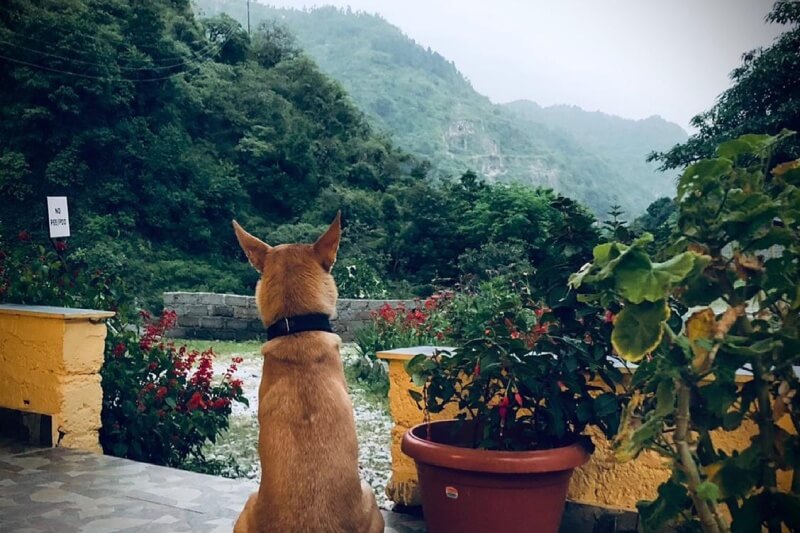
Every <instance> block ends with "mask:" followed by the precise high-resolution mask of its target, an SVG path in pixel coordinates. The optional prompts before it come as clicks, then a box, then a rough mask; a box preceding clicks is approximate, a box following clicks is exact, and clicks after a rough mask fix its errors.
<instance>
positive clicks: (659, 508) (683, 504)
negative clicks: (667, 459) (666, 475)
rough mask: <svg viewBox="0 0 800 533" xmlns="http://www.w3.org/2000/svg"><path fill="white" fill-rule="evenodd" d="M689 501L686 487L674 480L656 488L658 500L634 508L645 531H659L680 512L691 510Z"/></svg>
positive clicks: (643, 502)
mask: <svg viewBox="0 0 800 533" xmlns="http://www.w3.org/2000/svg"><path fill="white" fill-rule="evenodd" d="M691 505H692V503H691V500H690V499H689V493H688V492H687V491H686V487H685V486H683V485H682V484H681V483H679V482H678V481H676V480H674V479H669V480H667V481H666V482H664V483H662V484H661V486H660V487H658V498H656V500H655V501H652V502H645V501H642V502H639V503H637V504H636V507H637V508H638V509H639V515H640V516H641V519H642V526H643V528H644V530H645V531H660V530H661V529H662V528H664V526H665V525H667V524H669V523H670V522H671V521H672V520H673V519H675V518H676V517H677V516H678V515H679V514H680V513H681V512H683V511H684V510H686V509H689V508H691Z"/></svg>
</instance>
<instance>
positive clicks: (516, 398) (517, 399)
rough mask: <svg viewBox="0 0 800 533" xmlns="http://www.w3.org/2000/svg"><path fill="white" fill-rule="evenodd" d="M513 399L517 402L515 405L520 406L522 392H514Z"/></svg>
mask: <svg viewBox="0 0 800 533" xmlns="http://www.w3.org/2000/svg"><path fill="white" fill-rule="evenodd" d="M514 401H515V402H517V405H519V406H522V394H520V393H518V392H516V393H514Z"/></svg>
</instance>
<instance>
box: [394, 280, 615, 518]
mask: <svg viewBox="0 0 800 533" xmlns="http://www.w3.org/2000/svg"><path fill="white" fill-rule="evenodd" d="M449 313H450V319H451V321H452V328H453V334H452V340H453V342H454V346H458V348H457V349H456V350H454V351H452V352H440V353H436V354H435V355H434V356H433V357H426V356H422V355H419V356H416V357H414V358H413V359H411V360H410V361H409V362H408V363H407V371H408V373H409V374H410V375H411V376H412V379H413V380H414V382H415V383H416V384H417V385H418V386H421V387H422V391H421V392H418V391H411V395H412V397H413V398H414V400H415V401H417V403H418V405H419V406H420V408H421V409H423V410H424V412H425V420H426V421H425V423H423V424H421V425H418V426H416V427H414V428H412V429H411V430H410V431H409V432H408V433H406V435H405V436H404V439H403V442H402V449H403V451H404V452H405V453H406V454H407V455H409V456H411V457H412V458H414V460H415V461H416V464H417V470H418V474H419V481H420V489H421V495H422V502H423V503H422V505H423V510H424V513H425V520H426V523H427V526H428V530H429V531H430V532H432V533H436V532H440V531H464V532H470V531H476V532H477V531H481V532H484V531H504V532H513V531H531V528H535V530H536V531H541V532H547V531H557V530H558V526H559V523H560V521H561V515H562V513H563V509H564V503H565V499H566V493H567V488H568V485H569V480H570V477H571V474H572V470H573V469H574V468H575V467H577V466H580V465H582V464H584V463H585V462H586V461H587V460H588V459H589V454H590V453H591V450H592V445H591V442H590V440H589V439H588V438H586V437H584V436H582V432H583V430H584V428H585V427H586V426H587V425H588V424H593V425H596V426H597V427H599V428H601V429H602V430H603V431H604V432H605V433H606V434H607V435H609V436H610V435H613V434H614V433H615V431H616V428H617V426H618V423H619V416H620V404H619V401H618V398H617V396H616V394H615V393H614V390H615V386H616V383H617V382H618V380H619V378H620V373H619V371H618V369H617V368H615V366H614V365H613V364H612V362H610V361H609V359H608V358H607V355H608V354H607V352H606V345H607V342H606V341H605V339H607V338H608V336H609V335H610V332H611V324H610V320H609V316H608V314H607V313H606V312H605V310H603V309H600V308H597V307H591V306H587V305H584V304H581V303H580V302H578V301H577V300H576V299H575V297H574V295H570V296H568V297H567V298H565V299H562V300H561V301H560V302H559V303H558V305H555V306H553V307H552V308H547V307H544V306H542V305H541V304H540V303H539V302H537V300H536V298H535V297H534V296H533V294H532V291H531V289H530V285H529V284H528V283H527V281H526V280H524V279H523V280H519V279H517V280H513V279H509V278H507V277H506V278H497V279H494V280H491V281H488V282H485V283H483V284H482V285H480V287H479V288H478V289H477V290H476V291H474V292H471V293H459V294H457V295H456V296H455V297H454V298H453V301H452V302H451V304H450V307H449ZM449 406H455V408H456V409H457V410H458V415H457V416H456V418H455V419H453V420H446V421H438V422H431V421H430V419H429V415H430V414H431V413H439V412H442V411H443V410H444V409H445V408H447V407H449ZM451 408H452V407H451Z"/></svg>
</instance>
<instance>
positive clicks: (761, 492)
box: [570, 132, 800, 532]
mask: <svg viewBox="0 0 800 533" xmlns="http://www.w3.org/2000/svg"><path fill="white" fill-rule="evenodd" d="M790 135H791V133H790V132H783V133H781V134H779V135H777V136H770V135H743V136H741V137H738V138H736V139H734V140H731V141H726V142H724V143H722V144H720V145H719V146H718V147H717V149H716V151H715V153H716V157H714V158H712V159H704V160H701V161H698V162H696V163H693V164H691V165H689V166H688V167H687V168H686V170H685V171H684V173H683V175H682V176H681V178H680V180H679V183H678V203H677V218H676V221H675V223H676V227H677V230H678V233H677V239H676V240H675V241H674V242H673V243H672V247H678V248H682V249H684V250H685V251H683V252H681V253H678V254H677V255H674V256H673V257H672V258H670V259H668V260H667V261H665V262H662V263H656V262H654V261H652V260H651V259H650V256H649V254H648V252H647V242H648V241H649V240H650V237H649V236H648V237H645V238H641V239H639V240H637V241H635V242H634V243H633V244H632V245H630V246H626V245H622V244H619V243H608V244H603V245H600V246H598V247H596V248H595V251H594V261H593V262H592V263H591V264H588V265H586V266H585V267H584V268H583V269H582V270H581V271H580V272H578V273H576V274H575V275H573V277H572V278H571V280H570V282H571V284H572V286H573V287H574V288H580V287H582V286H585V285H590V286H591V287H592V289H593V290H594V291H595V293H594V294H593V295H583V296H582V298H584V299H589V300H592V301H601V302H607V303H610V302H615V301H616V302H618V303H619V305H621V306H623V311H622V312H621V313H620V314H619V315H618V316H617V318H616V320H615V321H614V333H613V334H612V344H613V346H614V349H615V350H616V352H617V353H619V354H620V355H622V356H623V357H626V358H628V359H630V360H633V361H640V362H641V365H640V366H639V367H638V369H637V370H636V373H635V375H634V377H633V384H632V385H633V388H634V391H633V397H632V399H631V401H630V404H629V405H628V407H627V409H626V412H625V416H624V420H623V423H622V427H621V429H620V434H619V435H618V437H617V440H616V447H617V455H618V457H620V458H622V459H629V458H631V457H635V456H636V455H638V454H639V453H640V452H641V450H643V449H653V450H656V451H659V452H660V453H662V454H664V455H666V456H668V457H670V458H671V459H672V460H673V462H674V470H675V474H674V475H673V478H672V479H671V480H670V481H669V482H667V483H666V484H665V485H663V486H662V487H661V489H660V490H659V498H658V500H656V501H655V502H652V503H646V504H642V505H641V507H640V508H641V512H642V516H643V523H644V524H645V526H646V527H647V528H648V529H649V530H656V529H658V528H659V527H661V526H663V525H664V522H665V521H677V522H683V523H684V524H685V525H686V526H687V527H694V526H696V527H701V528H702V529H703V530H704V531H728V530H731V531H754V530H760V529H762V528H766V530H768V531H770V532H779V531H781V528H782V527H786V528H788V529H789V530H795V529H796V528H797V514H796V511H795V510H794V508H793V507H792V506H793V505H794V503H793V502H796V501H797V500H798V489H799V488H800V483H799V482H798V479H800V478H798V468H800V464H798V458H800V455H798V454H797V450H798V449H800V438H798V436H797V433H798V429H800V427H798V418H797V417H796V416H795V412H796V410H797V409H798V407H800V405H798V400H797V399H796V398H797V396H798V394H797V391H798V389H800V381H798V376H797V373H796V371H795V369H796V368H797V365H798V364H799V363H800V355H799V354H800V351H799V350H798V348H800V314H798V310H799V309H800V292H798V287H800V268H799V267H798V262H799V261H800V189H798V185H800V160H796V161H792V162H786V163H782V164H780V165H778V166H776V167H774V168H773V169H772V170H771V171H770V172H767V171H766V169H768V168H770V167H769V166H768V165H769V162H770V161H771V158H772V155H773V154H774V153H776V152H777V153H780V154H783V153H784V152H783V151H782V150H783V149H782V148H781V147H780V146H781V144H782V143H784V142H787V140H788V139H789V138H790ZM645 356H649V357H647V358H645ZM743 371H746V373H747V374H748V375H751V376H752V377H751V379H749V380H747V381H745V382H744V383H738V382H737V375H739V374H741V373H742V372H743ZM745 421H752V422H753V423H755V424H756V425H757V427H758V435H757V436H756V437H754V438H753V439H752V441H751V442H750V443H749V445H748V446H747V447H746V448H745V449H742V450H738V451H737V452H734V453H732V454H730V453H728V452H725V451H723V450H721V449H720V448H719V447H718V446H715V444H714V440H715V438H716V437H713V436H712V431H723V432H725V431H733V430H735V429H737V428H739V427H740V426H741V425H742V424H743V423H744V422H745ZM785 423H788V424H791V425H792V426H793V430H794V432H793V433H789V432H788V431H787V430H786V429H785V427H786V425H785ZM691 435H696V438H694V441H693V442H691V441H690V436H691ZM690 442H691V443H692V446H690ZM779 471H787V472H788V473H789V474H790V475H791V477H792V481H791V484H790V486H789V487H783V486H779V485H778V483H777V478H778V472H779ZM687 497H688V499H689V500H690V501H691V510H692V512H691V513H690V514H687V513H685V512H680V511H679V509H681V506H685V505H686V500H687ZM720 504H724V505H726V506H727V507H728V510H729V512H730V516H731V517H732V518H733V521H732V523H731V524H728V522H727V520H726V518H725V516H724V514H722V513H721V512H720V511H719V509H718V505H720Z"/></svg>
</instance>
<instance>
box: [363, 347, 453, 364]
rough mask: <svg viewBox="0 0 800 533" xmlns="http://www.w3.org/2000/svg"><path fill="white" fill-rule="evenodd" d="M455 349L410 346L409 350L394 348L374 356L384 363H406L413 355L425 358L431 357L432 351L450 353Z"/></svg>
mask: <svg viewBox="0 0 800 533" xmlns="http://www.w3.org/2000/svg"><path fill="white" fill-rule="evenodd" d="M454 349H455V348H448V347H446V346H411V347H409V348H395V349H394V350H384V351H382V352H378V353H376V354H375V356H376V357H377V358H378V359H385V360H386V361H407V360H409V359H412V358H413V357H414V356H415V355H418V354H424V355H427V356H431V355H433V351H434V350H439V351H447V352H451V351H453V350H454Z"/></svg>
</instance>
